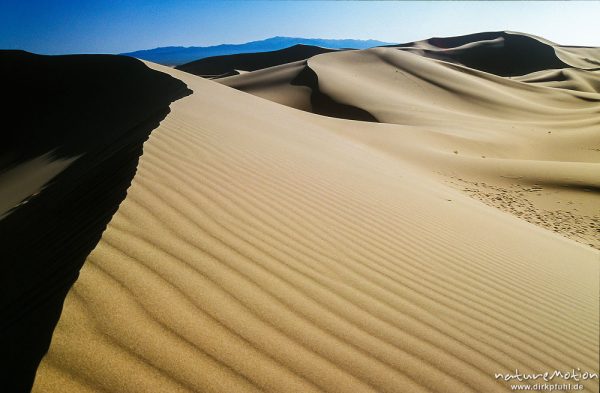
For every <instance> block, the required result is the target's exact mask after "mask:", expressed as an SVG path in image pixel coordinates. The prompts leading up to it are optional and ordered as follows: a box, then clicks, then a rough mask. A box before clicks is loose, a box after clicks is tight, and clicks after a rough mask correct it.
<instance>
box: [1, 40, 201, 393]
mask: <svg viewBox="0 0 600 393" xmlns="http://www.w3.org/2000/svg"><path fill="white" fill-rule="evenodd" d="M0 78H2V89H3V90H2V91H3V95H4V97H5V98H7V99H6V100H5V101H4V104H3V105H5V107H4V108H2V109H3V120H4V121H5V122H6V124H12V126H11V128H3V130H2V143H1V144H0V188H1V190H2V191H0V197H2V200H0V203H1V206H2V207H3V211H2V212H1V214H0V244H1V246H0V249H1V250H2V251H1V258H0V259H1V261H2V262H0V332H1V334H0V351H1V357H2V363H3V365H4V366H3V367H2V370H1V371H0V375H1V378H0V381H1V382H0V390H2V391H5V392H26V391H29V389H30V388H31V385H32V383H33V378H34V374H35V370H36V368H37V366H38V363H39V361H40V359H41V357H42V356H43V355H44V354H45V353H46V351H47V349H48V346H49V344H50V337H51V334H52V331H53V329H54V326H55V324H56V322H57V320H58V318H59V315H60V312H61V308H62V305H63V300H64V297H65V296H66V293H67V291H68V290H69V288H70V287H71V285H72V284H73V282H74V281H75V279H76V278H77V275H78V272H79V269H80V267H81V265H82V264H83V262H84V260H85V258H86V257H87V255H88V254H89V252H90V251H91V250H92V249H93V248H94V246H95V245H96V243H97V242H98V240H99V239H100V235H101V233H102V231H103V230H104V229H105V227H106V224H107V223H108V221H109V220H110V218H111V216H112V214H113V213H114V212H115V211H116V210H117V207H118V205H119V203H120V202H121V201H122V200H123V198H125V194H126V189H127V187H128V186H129V184H130V182H131V179H132V178H133V175H134V173H135V169H136V166H137V160H138V157H139V156H140V155H141V153H142V143H143V142H144V140H146V138H147V137H148V135H149V133H150V132H151V130H152V129H154V128H156V127H157V126H158V124H159V122H160V121H161V120H162V119H163V118H164V117H165V116H166V115H167V113H168V112H169V104H170V103H171V102H172V101H173V100H175V99H177V98H180V97H182V96H184V95H185V94H188V93H189V92H188V91H187V89H186V86H185V85H184V84H183V83H182V82H181V81H179V80H177V79H174V78H172V77H170V76H168V75H165V74H163V73H160V72H156V71H154V70H151V69H149V68H148V67H146V66H145V65H144V64H143V63H142V62H140V61H138V60H135V59H131V58H126V57H119V56H100V55H90V56H38V55H34V54H30V53H26V52H19V51H2V52H0ZM55 391H63V390H61V389H59V390H55Z"/></svg>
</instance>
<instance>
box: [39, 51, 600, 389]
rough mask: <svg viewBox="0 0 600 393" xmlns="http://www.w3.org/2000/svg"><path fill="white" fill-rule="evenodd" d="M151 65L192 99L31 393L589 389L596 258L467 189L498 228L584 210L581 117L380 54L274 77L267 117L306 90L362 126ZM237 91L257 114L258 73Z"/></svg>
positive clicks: (105, 241) (449, 67) (171, 119)
mask: <svg viewBox="0 0 600 393" xmlns="http://www.w3.org/2000/svg"><path fill="white" fill-rule="evenodd" d="M148 65H149V66H150V67H152V68H154V69H157V70H160V71H162V72H165V73H168V74H170V75H172V76H175V77H176V78H178V79H180V80H182V81H183V82H185V83H186V84H187V85H188V87H189V88H190V89H191V90H193V91H194V94H192V95H190V96H188V97H186V98H183V99H181V100H179V101H177V102H175V103H173V104H171V113H170V114H169V116H167V118H166V119H165V120H164V121H163V122H162V123H161V125H160V126H159V127H158V128H157V129H156V130H154V131H153V133H152V134H151V136H150V138H149V140H148V141H147V142H146V143H145V145H144V154H143V156H142V157H141V158H140V161H139V165H138V168H137V172H136V176H135V178H134V179H133V182H132V185H131V187H130V188H129V190H128V192H127V197H126V198H125V200H124V201H123V202H122V203H121V205H120V207H119V209H118V211H117V213H116V214H115V215H114V216H113V219H112V220H111V222H110V224H109V225H108V228H107V230H106V231H105V232H104V234H103V236H102V239H101V241H100V242H99V243H98V245H97V246H96V248H95V249H94V251H93V252H92V253H91V254H90V255H89V257H88V259H87V261H86V263H85V265H84V267H83V269H82V271H81V275H80V278H79V279H78V281H77V283H76V284H75V285H74V286H73V288H72V289H71V291H70V292H69V295H68V296H67V299H66V301H65V305H64V309H63V313H62V316H61V319H60V321H59V323H58V325H57V328H56V330H55V332H54V336H53V339H52V345H51V348H50V351H49V353H48V355H47V356H46V357H45V358H44V360H43V362H42V364H41V366H40V368H39V370H38V373H37V377H36V381H35V385H34V389H33V391H34V392H49V391H69V392H71V391H72V392H148V391H160V392H193V391H197V392H200V391H202V392H205V391H206V392H257V391H270V392H317V391H323V392H375V391H376V392H431V391H434V392H506V391H507V390H509V387H508V385H509V383H507V382H501V381H496V380H495V378H494V374H495V373H509V372H514V370H515V369H519V370H520V371H522V372H536V373H537V372H544V371H550V372H551V371H553V370H557V369H558V370H571V369H572V368H575V369H577V368H580V369H581V370H588V371H595V372H597V371H598V350H597V348H598V333H599V323H598V321H599V297H598V291H599V278H598V275H599V273H600V253H599V252H598V250H595V249H593V248H591V247H589V246H587V245H584V244H581V243H577V242H575V241H573V240H569V239H567V238H565V237H564V236H562V235H560V234H557V233H553V232H551V231H549V230H546V229H544V228H542V227H541V224H540V225H533V224H531V223H528V222H526V221H525V220H523V219H521V218H519V217H515V215H511V214H507V213H506V212H503V211H501V210H500V209H497V208H495V207H492V206H487V205H486V204H483V203H480V202H479V201H478V200H476V199H474V198H471V197H470V196H469V191H467V190H464V189H463V187H464V188H468V189H473V190H475V191H477V192H479V193H480V196H482V198H485V195H486V194H490V195H491V194H493V193H495V192H497V193H498V195H502V197H503V198H511V199H505V200H503V201H504V202H503V204H504V205H506V206H509V207H510V208H515V207H516V206H517V205H519V203H523V204H524V203H525V202H524V201H525V200H527V201H530V199H529V198H530V195H529V193H530V192H529V191H527V192H526V191H523V190H521V189H520V188H519V187H523V186H524V185H525V184H528V182H532V181H533V179H535V181H539V182H542V181H543V183H542V184H538V185H535V186H534V185H530V186H528V187H529V188H530V189H532V190H534V191H531V194H535V196H537V194H541V196H539V197H538V199H539V201H538V199H535V200H534V199H533V198H532V199H531V200H532V201H533V202H531V203H532V204H534V203H537V202H535V201H538V202H539V205H535V206H534V208H533V209H534V210H535V209H538V208H539V209H541V207H539V206H544V205H543V204H544V203H548V204H552V203H555V202H562V201H563V200H564V201H565V203H566V199H570V200H571V201H574V202H573V203H574V204H575V206H577V207H576V208H577V209H579V208H581V209H586V208H587V209H590V210H593V209H594V208H596V207H597V206H598V192H597V189H598V188H597V187H598V184H597V183H595V182H596V181H597V177H596V176H597V173H598V172H597V169H598V165H599V164H598V161H599V159H598V152H597V151H585V150H584V149H585V148H590V147H593V148H600V146H597V143H598V140H597V138H596V139H594V137H595V136H596V137H597V135H598V134H597V130H598V128H597V127H598V104H597V102H598V97H597V96H596V95H595V94H596V93H594V92H591V91H585V92H577V91H572V90H570V89H567V88H565V87H561V88H554V87H547V86H541V85H536V83H533V82H531V83H525V82H521V81H518V80H508V79H505V78H502V77H499V76H496V75H492V74H489V73H483V72H481V71H477V70H473V69H467V68H465V67H464V66H460V65H456V64H450V63H447V62H440V61H436V60H434V59H428V58H422V57H419V56H417V55H415V54H413V53H409V52H406V51H401V50H399V49H396V48H378V49H374V50H367V51H349V52H340V53H334V54H325V55H319V56H316V57H313V58H311V59H309V60H308V61H307V63H306V64H304V63H302V62H300V63H295V64H292V65H287V66H279V67H278V68H276V69H275V72H274V76H273V81H274V83H273V84H272V86H274V87H276V88H277V89H279V90H277V91H275V92H274V93H273V94H272V96H273V97H281V98H284V96H285V95H286V94H287V93H286V92H285V91H284V90H283V89H285V84H286V82H285V80H286V79H287V78H291V79H290V83H291V81H292V80H293V79H295V78H296V77H297V76H298V75H299V74H300V72H302V70H304V69H305V68H306V67H309V68H310V70H312V72H314V74H315V75H316V76H317V77H318V80H317V81H316V82H317V83H318V88H319V90H320V92H321V93H320V94H323V95H326V96H327V97H329V98H330V99H331V100H332V101H333V102H334V103H338V104H341V105H348V106H353V107H356V108H360V109H362V110H364V111H366V112H368V113H370V114H371V115H372V116H374V117H375V118H376V119H377V120H378V121H379V122H362V121H352V120H346V119H340V118H335V117H325V116H320V115H317V114H314V113H309V112H308V111H298V110H297V109H295V108H290V107H286V106H284V105H280V104H278V103H274V102H270V101H268V100H264V99H261V98H257V97H255V96H252V95H249V94H246V93H244V92H241V91H236V90H234V89H231V88H230V87H228V86H223V85H220V84H218V83H215V82H214V81H209V80H204V79H201V78H198V77H195V76H193V75H189V74H186V73H184V72H180V71H177V70H173V69H169V68H166V67H161V66H157V65H153V64H148ZM253 75H254V76H256V78H257V79H259V80H262V81H263V82H264V83H266V84H267V86H264V87H262V88H260V84H261V83H260V82H257V81H253V80H252V77H253ZM232 78H240V80H244V83H247V86H253V88H256V89H259V90H261V91H262V92H263V93H264V94H268V93H266V92H267V91H268V90H269V89H268V86H269V84H268V82H269V77H268V71H267V70H262V71H256V72H251V73H248V74H244V75H240V76H239V77H232ZM386 81H387V83H386ZM313 82H314V80H313ZM253 83H254V84H253ZM313 89H314V87H313ZM313 89H311V88H310V87H307V86H305V87H304V88H301V87H298V85H290V87H288V90H289V91H296V92H297V93H299V96H301V95H302V94H306V93H307V92H308V91H309V90H310V91H309V92H308V94H309V96H308V101H307V100H306V96H304V98H300V99H299V98H293V99H289V100H288V101H289V102H296V101H297V102H303V105H312V103H311V96H312V94H313V93H314V91H313ZM358 93H360V94H358ZM274 100H275V101H279V100H277V99H274ZM292 106H293V105H292ZM548 131H551V132H552V133H551V134H548ZM454 150H457V152H456V153H455V152H454ZM482 155H485V156H486V158H481V156H482ZM503 181H504V183H502V182H503ZM451 182H455V183H458V185H456V186H454V187H453V186H452V184H451ZM472 183H475V184H472ZM467 185H468V186H467ZM490 187H493V189H492V188H490ZM501 187H504V192H502V191H501V190H497V189H498V188H501ZM511 187H515V189H514V190H513V188H511ZM456 188H459V189H456ZM487 188H490V191H485V190H486V189H487ZM584 188H586V189H587V188H589V189H591V190H592V191H590V192H585V191H582V189H584ZM493 190H497V191H493ZM513 191H514V192H513ZM525 194H527V195H525ZM586 197H589V199H585V198H586ZM552 198H558V199H559V198H564V199H563V200H554V199H552ZM490 199H491V198H490ZM488 202H489V203H490V204H494V203H495V200H494V201H488ZM499 203H500V202H499ZM568 206H572V205H568ZM499 207H502V206H501V204H500V205H499ZM510 208H506V210H510ZM576 208H575V207H567V208H566V210H565V211H566V212H568V213H571V214H573V215H574V216H575V215H576V214H577V211H576V210H575V209H576ZM536 211H537V210H536ZM549 211H550V210H549ZM553 211H554V210H553ZM591 214H592V213H591ZM593 214H595V215H594V217H596V215H597V211H596V212H595V213H593ZM543 217H545V216H543ZM596 222H597V221H596ZM587 240H589V239H586V241H587ZM583 384H584V386H585V389H584V390H585V391H588V392H596V391H597V389H598V381H597V379H596V380H594V381H587V382H584V383H583Z"/></svg>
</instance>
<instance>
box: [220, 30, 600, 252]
mask: <svg viewBox="0 0 600 393" xmlns="http://www.w3.org/2000/svg"><path fill="white" fill-rule="evenodd" d="M490 34H491V33H490ZM505 35H506V36H508V37H512V36H514V35H515V34H505ZM477 36H478V35H477ZM469 37H470V36H469ZM491 37H494V35H491V36H488V35H485V34H484V35H482V38H491ZM524 37H525V38H526V41H525V42H527V43H529V44H532V45H535V43H536V42H537V44H539V45H544V46H547V47H548V48H550V49H551V47H550V46H548V45H547V44H545V43H543V42H539V41H535V40H534V39H533V38H531V37H529V36H524ZM459 38H461V39H457V40H450V39H448V40H447V41H445V40H442V39H437V40H436V39H431V40H428V41H423V42H429V41H431V42H434V43H436V44H438V45H442V44H445V46H449V45H451V44H452V45H462V46H463V47H466V48H475V47H477V44H480V43H479V42H473V43H472V44H473V45H471V46H469V44H465V43H464V40H465V39H464V37H459ZM429 45H430V46H431V44H429ZM482 45H483V44H482ZM582 50H585V51H588V52H589V53H591V52H592V50H591V49H588V48H583V49H582ZM500 53H505V54H506V53H507V52H506V51H505V50H502V51H501V52H500ZM535 53H536V52H535V51H534V54H535ZM589 53H588V55H589ZM513 55H514V54H513ZM507 56H508V55H507ZM514 56H516V55H514ZM514 56H513V57H514ZM513 57H510V56H509V58H508V59H507V60H506V61H507V62H509V63H510V62H511V61H512V59H513ZM555 58H556V57H555ZM597 59H600V55H599V56H598V57H597ZM534 60H535V56H534ZM521 61H526V60H521ZM532 63H533V64H535V61H532ZM283 67H285V68H283ZM301 67H302V65H301V64H300V63H293V64H289V65H286V66H281V67H279V68H277V69H265V70H261V71H256V72H251V73H247V74H245V75H243V76H237V77H229V78H224V79H223V80H221V81H220V82H221V83H223V84H226V85H228V86H231V87H234V88H236V89H239V90H243V91H247V92H249V93H252V94H255V95H258V96H260V97H262V98H266V99H270V100H272V101H275V102H278V103H281V104H284V105H290V106H292V107H295V108H298V109H303V110H307V111H311V112H315V113H319V114H324V115H328V116H335V117H342V118H350V119H352V118H354V119H356V118H360V117H358V116H354V115H352V113H354V112H358V111H361V112H360V113H366V114H368V115H370V116H372V118H373V119H374V120H376V121H379V122H381V123H386V124H379V125H365V124H361V125H360V126H353V127H347V126H345V125H344V124H343V123H339V124H340V125H339V126H334V128H335V129H336V130H339V132H340V133H342V134H343V135H346V136H350V137H352V138H353V139H355V140H358V141H360V142H361V143H366V144H368V145H370V146H373V147H375V148H377V149H380V150H382V151H384V152H385V153H387V154H392V155H394V156H396V157H397V158H400V159H403V160H408V161H412V162H413V163H415V164H416V165H417V166H419V167H421V168H423V169H426V170H428V171H429V172H430V173H431V172H434V173H436V174H438V175H440V176H441V178H442V179H445V181H446V182H447V183H448V184H451V185H453V186H455V187H456V188H459V189H461V190H463V191H465V192H467V193H468V194H470V195H472V196H474V197H476V198H478V199H480V200H483V201H484V202H486V203H488V204H491V205H493V206H496V207H498V208H501V209H502V210H505V211H508V212H511V213H514V214H516V215H518V216H519V217H521V218H524V219H525V220H527V221H529V222H532V223H535V224H538V225H541V226H543V227H545V228H548V229H550V230H554V231H557V232H559V233H561V234H563V235H565V236H568V237H570V238H572V239H575V240H577V241H580V242H582V243H584V244H590V245H592V246H593V247H596V248H600V236H598V229H599V228H598V223H599V222H600V216H599V214H598V212H599V211H600V196H599V195H598V190H599V189H600V154H598V152H599V151H600V150H598V149H600V145H599V139H598V135H599V134H598V132H599V131H598V130H599V129H600V95H599V94H598V91H597V89H598V83H599V82H598V81H599V80H600V79H599V77H598V75H599V74H598V71H590V70H582V69H578V68H565V69H554V70H553V69H549V70H544V71H536V72H533V73H531V74H527V75H524V76H519V77H514V78H507V77H502V76H498V75H494V74H491V73H488V72H483V71H479V70H477V69H473V68H469V67H466V66H464V65H461V64H456V62H448V61H442V60H438V59H432V58H431V57H423V56H420V55H418V54H416V53H415V52H414V51H413V50H405V47H404V46H403V47H402V48H395V47H394V48H392V47H390V48H374V49H370V50H363V51H347V52H342V53H332V54H324V55H319V56H315V57H313V58H311V59H308V60H307V61H306V63H304V68H301ZM280 69H281V71H280ZM284 69H285V72H283V70H284ZM270 70H271V71H274V72H271V73H270ZM307 70H308V72H310V73H312V74H314V75H315V76H314V78H313V80H312V81H311V82H310V83H304V84H300V85H299V83H298V79H299V77H298V76H299V75H301V74H302V73H306V72H307ZM275 71H276V72H275ZM270 74H271V76H270V78H269V75H270ZM298 85H299V86H298ZM301 88H302V89H304V90H300V89H301ZM292 92H294V93H295V94H294V95H293V94H291V93H292ZM315 96H317V97H319V99H315ZM290 97H296V98H294V99H293V100H291V99H290ZM320 97H327V100H328V101H329V102H334V103H336V105H343V106H345V107H347V108H352V111H343V110H342V111H340V110H337V111H335V110H333V111H332V110H330V109H329V108H328V107H327V106H326V107H325V108H323V105H321V104H320V103H321V102H322V101H323V100H322V99H320ZM330 106H331V105H330ZM366 119H367V115H363V116H362V120H366ZM335 124H338V123H335Z"/></svg>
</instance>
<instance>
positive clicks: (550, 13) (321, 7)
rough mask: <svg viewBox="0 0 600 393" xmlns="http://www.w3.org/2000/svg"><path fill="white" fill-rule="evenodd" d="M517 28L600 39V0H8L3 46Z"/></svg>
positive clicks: (574, 41) (142, 45) (118, 46)
mask: <svg viewBox="0 0 600 393" xmlns="http://www.w3.org/2000/svg"><path fill="white" fill-rule="evenodd" d="M491 30H513V31H521V32H526V33H531V34H536V35H540V36H542V37H544V38H547V39H549V40H551V41H555V42H558V43H561V44H568V45H593V46H600V2H598V1H588V2H521V1H514V2H437V1H421V2H358V1H356V2H345V1H344V2H343V1H331V2H321V1H191V0H187V1H185V0H170V1H169V0H163V1H157V0H129V1H128V0H122V1H119V0H104V1H101V0H98V1H86V0H79V1H77V0H45V1H38V0H18V1H14V0H1V1H0V48H2V49H25V50H28V51H32V52H36V53H46V54H61V53H120V52H127V51H133V50H138V49H148V48H154V47H158V46H170V45H181V46H192V45H198V46H205V45H216V44H221V43H242V42H247V41H253V40H258V39H264V38H267V37H272V36H276V35H279V36H293V37H306V38H358V39H368V38H373V39H378V40H382V41H389V42H407V41H413V40H418V39H424V38H429V37H432V36H451V35H458V34H466V33H473V32H480V31H491Z"/></svg>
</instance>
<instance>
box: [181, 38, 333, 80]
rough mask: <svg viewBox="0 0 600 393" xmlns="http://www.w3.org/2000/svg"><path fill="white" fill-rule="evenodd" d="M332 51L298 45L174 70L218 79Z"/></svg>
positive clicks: (186, 65) (206, 61) (204, 61)
mask: <svg viewBox="0 0 600 393" xmlns="http://www.w3.org/2000/svg"><path fill="white" fill-rule="evenodd" d="M334 51H335V50H334V49H327V48H321V47H319V46H311V45H302V44H298V45H294V46H291V47H289V48H285V49H280V50H276V51H270V52H258V53H241V54H236V55H224V56H214V57H207V58H204V59H200V60H196V61H192V62H190V63H186V64H182V65H180V66H177V67H176V68H177V69H179V70H182V71H185V72H189V73H190V74H194V75H199V76H202V77H216V78H218V77H223V76H230V75H235V74H236V73H237V71H238V70H243V71H256V70H259V69H262V68H268V67H274V66H277V65H281V64H285V63H292V62H295V61H299V60H305V59H308V58H309V57H312V56H315V55H318V54H321V53H329V52H334Z"/></svg>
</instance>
